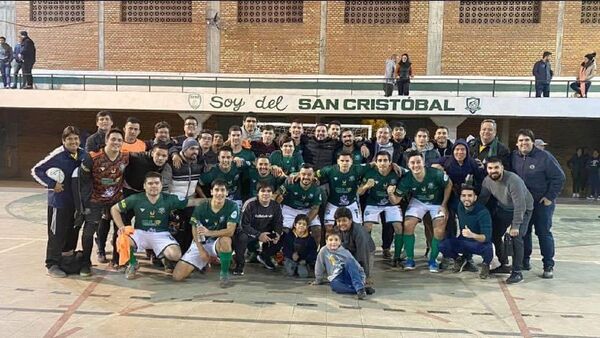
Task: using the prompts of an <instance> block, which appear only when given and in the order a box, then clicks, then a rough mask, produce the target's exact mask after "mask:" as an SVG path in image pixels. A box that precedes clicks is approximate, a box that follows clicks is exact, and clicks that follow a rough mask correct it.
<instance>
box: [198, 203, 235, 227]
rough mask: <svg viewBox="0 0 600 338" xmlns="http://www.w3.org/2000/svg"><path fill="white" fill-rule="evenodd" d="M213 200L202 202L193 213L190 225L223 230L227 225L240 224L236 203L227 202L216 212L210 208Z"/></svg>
mask: <svg viewBox="0 0 600 338" xmlns="http://www.w3.org/2000/svg"><path fill="white" fill-rule="evenodd" d="M211 201H212V198H211V199H208V200H204V201H202V202H201V203H200V204H199V205H198V206H197V207H196V208H194V212H193V213H192V218H190V224H191V225H192V226H193V227H196V226H198V225H202V226H203V227H205V228H207V229H208V230H223V229H226V228H227V223H236V224H238V223H239V222H240V210H239V208H238V206H237V204H236V203H235V202H234V201H230V200H225V204H223V207H222V208H221V210H219V211H217V212H214V211H213V210H212V208H211V206H210V202H211Z"/></svg>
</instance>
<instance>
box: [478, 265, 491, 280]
mask: <svg viewBox="0 0 600 338" xmlns="http://www.w3.org/2000/svg"><path fill="white" fill-rule="evenodd" d="M489 276H490V265H489V264H483V265H482V266H481V271H480V272H479V278H481V279H487V278H488V277H489Z"/></svg>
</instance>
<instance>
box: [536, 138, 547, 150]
mask: <svg viewBox="0 0 600 338" xmlns="http://www.w3.org/2000/svg"><path fill="white" fill-rule="evenodd" d="M534 144H535V147H536V148H538V149H539V150H546V146H547V145H548V143H546V142H544V140H542V139H541V138H536V139H535V142H534Z"/></svg>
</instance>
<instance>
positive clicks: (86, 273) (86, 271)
mask: <svg viewBox="0 0 600 338" xmlns="http://www.w3.org/2000/svg"><path fill="white" fill-rule="evenodd" d="M79 275H80V276H81V277H89V276H91V275H92V270H91V268H90V267H89V266H87V265H84V266H82V267H81V270H79Z"/></svg>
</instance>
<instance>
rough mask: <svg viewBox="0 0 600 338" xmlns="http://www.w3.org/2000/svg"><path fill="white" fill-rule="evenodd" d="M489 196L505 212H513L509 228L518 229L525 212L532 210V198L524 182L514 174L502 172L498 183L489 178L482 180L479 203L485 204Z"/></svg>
mask: <svg viewBox="0 0 600 338" xmlns="http://www.w3.org/2000/svg"><path fill="white" fill-rule="evenodd" d="M490 196H494V197H495V198H496V199H497V200H498V206H499V207H500V208H502V209H504V210H506V211H512V212H513V221H512V224H511V227H512V228H513V229H519V227H520V226H521V224H522V223H523V215H525V211H532V210H533V197H531V193H529V190H527V187H526V186H525V182H523V180H522V179H521V178H520V177H519V176H518V175H517V174H515V173H512V172H510V171H506V170H505V171H504V174H503V175H502V178H501V179H499V180H498V181H494V180H492V179H491V178H490V177H489V176H486V178H485V179H484V180H483V184H482V186H481V194H480V195H479V202H481V203H482V204H484V205H485V204H487V202H488V200H489V198H490Z"/></svg>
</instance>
